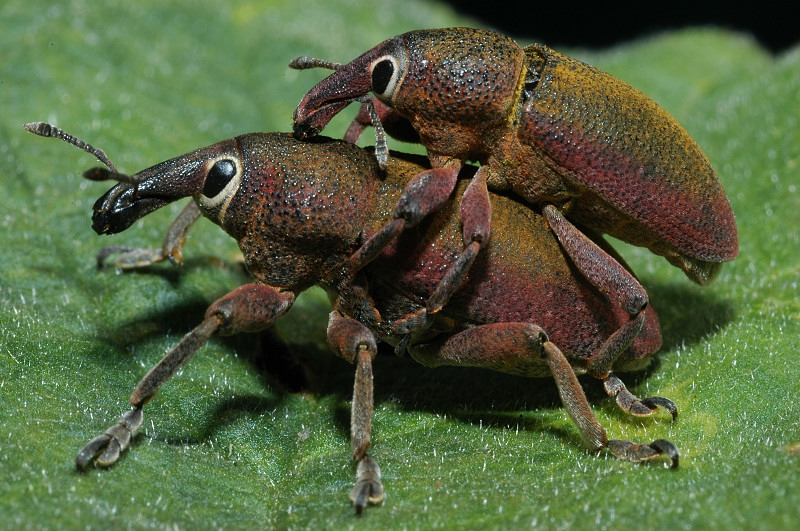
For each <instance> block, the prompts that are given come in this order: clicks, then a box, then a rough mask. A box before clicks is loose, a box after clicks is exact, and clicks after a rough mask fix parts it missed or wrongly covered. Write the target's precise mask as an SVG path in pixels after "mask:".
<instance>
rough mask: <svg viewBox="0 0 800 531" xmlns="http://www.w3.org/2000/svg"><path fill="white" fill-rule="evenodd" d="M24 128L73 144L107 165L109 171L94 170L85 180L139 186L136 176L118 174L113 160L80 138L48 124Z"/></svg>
mask: <svg viewBox="0 0 800 531" xmlns="http://www.w3.org/2000/svg"><path fill="white" fill-rule="evenodd" d="M24 127H25V130H26V131H30V132H31V133H33V134H35V135H39V136H44V137H48V138H58V139H60V140H63V141H64V142H66V143H67V144H72V145H73V146H75V147H78V148H80V149H82V150H84V151H85V152H87V153H91V154H92V155H94V156H95V158H97V160H99V161H100V162H102V163H103V164H105V165H106V167H107V168H108V169H107V170H106V169H105V168H92V169H91V170H88V171H86V172H84V174H83V177H84V178H85V179H89V180H90V181H108V180H112V181H117V182H120V183H125V184H130V185H133V186H134V187H136V186H138V185H139V180H138V179H137V178H135V177H134V176H131V175H126V174H124V173H119V172H117V169H116V168H115V167H114V164H113V163H112V162H111V160H109V158H108V156H107V155H106V152H105V151H103V150H102V149H100V148H96V147H94V146H92V145H91V144H88V143H86V142H84V141H83V140H81V139H80V138H77V137H74V136H72V135H71V134H69V133H67V132H66V131H64V130H63V129H61V128H59V127H56V126H55V125H53V124H49V123H47V122H31V123H27V124H25V126H24Z"/></svg>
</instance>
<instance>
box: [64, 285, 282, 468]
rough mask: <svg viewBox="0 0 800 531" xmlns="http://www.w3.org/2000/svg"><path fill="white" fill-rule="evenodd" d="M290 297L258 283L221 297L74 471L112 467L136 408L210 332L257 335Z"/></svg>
mask: <svg viewBox="0 0 800 531" xmlns="http://www.w3.org/2000/svg"><path fill="white" fill-rule="evenodd" d="M294 298H295V295H294V293H292V292H290V291H279V290H277V289H276V288H273V287H271V286H266V285H264V284H245V285H244V286H240V287H238V288H236V289H235V290H233V291H231V292H230V293H228V294H227V295H225V296H223V297H221V298H220V299H218V300H217V301H216V302H214V303H213V304H212V305H211V306H209V308H208V310H206V314H205V318H204V319H203V322H202V323H200V324H199V325H198V326H197V327H196V328H194V329H193V330H192V331H191V332H189V333H188V334H186V335H185V336H184V338H183V339H182V340H181V342H180V343H178V344H177V345H175V346H174V347H173V348H172V349H171V350H170V351H169V352H168V353H167V355H166V356H164V358H163V359H162V360H161V361H160V362H158V364H156V366H155V367H153V368H152V369H150V371H149V372H148V373H147V374H146V375H145V377H144V378H142V380H141V381H140V382H139V383H138V384H137V385H136V388H135V389H134V390H133V394H132V395H131V399H130V403H131V406H133V409H132V410H131V411H128V412H126V413H125V414H123V415H122V417H120V419H119V421H117V423H116V424H114V425H113V426H111V427H110V428H109V429H107V430H106V431H105V432H104V433H103V434H102V435H100V436H98V437H95V438H94V439H92V440H91V441H90V442H89V443H88V444H86V446H84V447H83V448H82V449H81V451H80V452H78V456H77V457H76V458H75V464H76V465H77V467H78V469H80V470H85V469H86V468H87V467H88V466H89V465H90V464H91V463H93V462H94V463H95V464H96V465H99V466H102V467H108V466H111V465H113V464H114V463H115V462H116V461H117V460H118V459H119V457H120V455H121V454H122V452H124V451H125V450H126V449H127V448H128V446H129V445H130V442H131V439H132V438H133V436H134V435H136V432H137V431H139V428H140V427H141V426H142V421H143V419H142V407H143V406H144V405H145V404H146V403H147V402H148V401H149V400H150V399H151V398H152V397H153V396H154V395H155V394H156V392H157V391H158V389H159V388H160V387H161V386H162V385H163V384H164V383H166V381H167V380H169V379H170V378H171V377H172V375H174V374H175V373H176V372H177V371H178V370H179V369H180V368H181V367H183V365H184V364H185V363H186V362H187V361H189V359H190V358H191V357H192V356H193V355H194V354H195V353H196V352H197V351H198V350H199V349H200V347H202V346H203V345H204V344H205V343H206V341H208V339H209V338H210V337H211V336H213V335H214V334H215V333H216V334H219V335H232V334H237V333H239V332H257V331H259V330H263V329H265V328H267V327H269V326H270V325H272V323H273V322H275V319H277V318H278V317H280V316H281V315H283V314H284V313H286V311H287V310H288V309H289V308H290V307H291V306H292V303H293V302H294Z"/></svg>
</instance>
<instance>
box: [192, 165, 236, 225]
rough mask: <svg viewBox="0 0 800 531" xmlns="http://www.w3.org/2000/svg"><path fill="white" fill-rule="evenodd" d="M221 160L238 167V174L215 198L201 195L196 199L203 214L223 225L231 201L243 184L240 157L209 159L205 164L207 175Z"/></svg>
mask: <svg viewBox="0 0 800 531" xmlns="http://www.w3.org/2000/svg"><path fill="white" fill-rule="evenodd" d="M221 160H227V161H230V162H232V163H233V165H234V166H235V167H236V173H234V175H233V177H231V179H230V180H229V181H228V183H227V184H226V185H225V187H224V188H223V189H222V190H220V192H219V193H218V194H217V195H215V196H214V197H208V196H206V195H203V194H202V193H201V194H200V195H198V196H197V199H196V200H197V204H198V206H199V207H200V210H201V211H202V212H203V214H204V215H205V216H206V217H208V218H209V219H212V220H214V221H216V222H217V223H220V224H222V222H223V220H224V218H225V212H226V211H227V210H228V205H229V204H230V202H231V199H233V196H234V195H236V192H237V190H239V185H240V184H241V182H242V162H241V161H240V160H239V158H238V157H232V156H230V155H220V156H219V157H215V158H213V159H209V160H208V161H207V162H206V164H205V168H206V175H208V173H209V172H211V169H212V168H213V167H214V165H215V164H216V163H217V162H219V161H221Z"/></svg>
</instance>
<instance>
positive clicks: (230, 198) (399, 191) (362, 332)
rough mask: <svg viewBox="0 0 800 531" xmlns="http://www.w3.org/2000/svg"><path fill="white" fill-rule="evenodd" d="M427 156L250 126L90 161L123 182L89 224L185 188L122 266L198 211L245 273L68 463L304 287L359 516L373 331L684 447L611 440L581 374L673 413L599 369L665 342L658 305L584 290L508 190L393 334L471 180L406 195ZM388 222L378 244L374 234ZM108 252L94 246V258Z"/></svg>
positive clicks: (118, 441) (101, 455) (637, 449)
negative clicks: (336, 396)
mask: <svg viewBox="0 0 800 531" xmlns="http://www.w3.org/2000/svg"><path fill="white" fill-rule="evenodd" d="M32 129H37V128H35V127H34V128H32ZM48 136H57V137H59V138H65V139H66V137H65V136H64V135H48ZM73 143H76V142H73ZM76 145H79V146H80V145H81V144H77V143H76ZM426 162H427V161H426V160H425V159H424V158H422V157H413V156H403V155H397V156H395V157H389V158H388V159H387V167H386V170H385V171H381V170H380V169H379V168H378V166H377V163H376V161H375V156H374V152H372V151H370V150H363V149H361V148H358V147H356V146H354V145H353V144H350V143H346V142H341V141H335V140H330V139H324V138H318V139H316V140H314V141H311V142H303V141H299V140H296V139H295V138H293V137H292V136H291V135H287V134H278V133H254V134H248V135H243V136H239V137H236V138H232V139H229V140H225V141H223V142H220V143H218V144H214V145H212V146H209V147H207V148H203V149H200V150H197V151H194V152H192V153H189V154H186V155H182V156H180V157H177V158H174V159H171V160H168V161H166V162H162V163H160V164H157V165H155V166H153V167H151V168H149V169H146V170H143V171H141V172H139V173H137V174H135V175H132V176H126V175H121V174H118V173H116V172H114V171H109V170H105V169H102V168H95V169H94V170H90V171H89V172H87V173H88V174H89V175H90V176H91V178H92V179H95V180H97V179H103V178H110V179H115V180H118V181H120V184H117V185H116V186H114V187H113V188H111V189H110V190H109V191H108V192H107V193H106V194H105V195H103V196H102V197H101V198H100V199H99V200H98V201H97V202H96V203H95V205H94V215H93V223H94V225H93V226H94V229H95V230H96V231H97V232H98V233H116V232H121V231H123V230H125V229H126V228H128V227H130V226H131V225H132V224H133V223H134V222H135V221H136V220H138V219H140V218H142V217H144V216H146V215H147V214H149V213H150V212H152V211H154V210H156V209H157V208H160V207H161V206H163V205H165V204H168V203H170V202H172V201H175V200H178V199H181V198H192V199H193V201H192V202H190V203H189V204H188V206H187V207H186V208H185V209H184V211H183V212H182V213H181V214H180V215H179V217H178V219H177V220H176V222H175V223H173V224H172V226H171V227H170V229H169V230H168V233H167V236H166V238H165V239H164V244H163V245H162V247H161V248H160V249H156V250H141V249H123V251H124V252H123V254H122V257H121V258H120V259H119V261H118V262H117V265H118V266H120V267H123V268H128V267H141V266H144V265H149V264H152V263H155V262H158V261H162V260H165V259H167V258H169V257H175V256H178V257H179V256H180V255H181V248H182V245H183V242H184V239H185V236H186V232H187V231H188V230H189V227H190V225H191V224H192V222H194V221H195V220H196V219H197V218H198V217H199V216H200V215H203V216H205V217H207V218H209V219H210V220H211V221H213V222H214V223H216V224H218V225H219V226H220V227H222V228H223V229H224V230H225V231H226V232H227V233H228V234H230V235H231V236H232V237H233V238H235V239H236V240H237V242H238V244H239V247H240V249H241V251H242V253H243V255H244V259H245V263H246V265H247V267H248V270H249V271H250V273H251V274H252V277H253V280H252V282H251V283H248V284H245V285H243V286H240V287H239V288H237V289H235V290H233V291H231V292H230V293H228V294H227V295H225V296H223V297H221V298H220V299H218V300H217V301H216V302H214V303H213V304H212V305H211V306H210V307H209V308H208V310H207V311H206V313H205V317H204V319H203V321H202V322H201V323H200V324H199V325H198V326H197V327H196V328H194V329H193V330H192V331H191V332H189V333H188V334H187V335H186V336H185V337H184V339H183V340H182V341H181V342H180V343H179V344H178V345H176V346H175V347H174V348H173V349H172V350H170V352H168V353H167V355H166V356H165V357H164V358H163V359H162V360H161V361H160V362H159V363H158V364H157V365H156V366H155V367H153V368H152V369H151V370H150V371H149V372H148V373H147V374H146V375H145V376H144V378H143V379H142V380H141V381H140V382H139V384H138V385H137V386H136V387H135V389H134V392H133V394H132V396H131V399H130V402H131V405H132V406H133V408H132V409H131V410H130V411H128V412H126V413H125V414H123V415H122V417H121V418H120V419H119V420H118V421H117V422H116V423H114V424H113V425H112V426H111V427H110V428H109V429H108V430H106V431H105V432H104V433H103V434H102V435H100V436H98V437H96V438H94V439H92V440H91V441H90V442H89V443H88V444H87V445H86V446H85V447H84V448H83V449H82V450H80V452H79V453H78V456H77V458H76V463H77V466H78V467H79V468H80V469H85V468H86V467H88V466H90V465H91V464H96V465H99V466H104V467H105V466H111V465H113V464H114V463H115V462H116V461H117V460H118V459H119V458H120V456H121V454H122V452H123V451H125V450H126V449H127V448H128V447H129V446H130V443H131V441H132V439H133V437H134V435H135V434H136V432H137V431H138V430H139V429H140V427H141V426H142V422H143V414H142V408H143V406H144V405H145V403H147V401H149V400H150V399H151V398H152V397H153V396H154V394H155V393H156V392H157V390H158V389H159V388H160V386H161V385H163V384H164V383H165V382H166V381H167V380H168V379H169V378H170V377H172V376H173V375H174V374H175V372H177V370H178V369H179V368H180V367H181V366H183V364H184V363H186V362H187V361H188V360H189V358H190V357H191V356H192V355H193V354H194V353H195V352H197V350H198V349H200V348H201V347H202V345H203V344H204V343H205V342H206V341H207V340H208V339H209V338H210V337H212V336H213V335H214V334H219V335H228V334H235V333H238V332H245V331H248V332H251V331H257V330H262V329H264V328H267V327H269V326H270V325H272V323H274V322H275V320H276V319H278V318H280V317H281V316H282V315H283V314H284V313H286V311H287V310H288V309H289V308H290V307H291V306H292V304H293V302H294V301H295V298H296V296H297V295H298V294H299V293H300V292H302V291H303V290H305V289H307V288H309V287H310V286H313V285H320V286H323V287H324V288H326V289H327V290H328V291H329V292H330V293H334V294H335V302H334V305H333V310H332V311H331V313H330V320H329V323H328V342H329V344H330V346H331V347H332V349H333V350H334V351H335V352H336V353H337V354H339V355H340V356H342V357H343V358H345V359H346V360H348V361H349V362H351V363H354V364H355V365H356V376H355V384H354V392H353V402H352V417H351V445H352V452H353V457H354V459H355V461H356V462H357V467H356V485H355V487H354V488H353V490H352V492H351V498H352V500H353V503H354V505H355V508H356V510H357V511H358V512H359V513H360V512H361V511H363V510H364V508H365V507H366V506H367V505H369V504H370V503H379V502H380V501H381V500H382V499H383V496H384V494H383V492H384V491H383V484H382V481H381V474H380V469H379V467H378V465H377V463H376V461H375V460H374V459H373V458H372V457H371V456H369V455H368V454H367V448H368V447H369V445H370V441H371V433H372V411H373V381H372V364H373V360H374V358H375V357H376V355H377V342H378V341H385V342H388V343H389V344H392V345H398V344H401V343H404V344H405V347H406V351H407V352H408V353H409V354H410V355H411V356H412V357H413V358H414V359H416V360H417V361H419V362H420V363H422V364H423V365H427V366H432V367H433V366H439V365H465V366H475V367H483V368H487V369H492V370H497V371H503V372H509V373H513V374H519V375H524V376H530V377H552V378H554V379H555V381H556V384H557V387H558V390H559V393H560V396H561V399H562V402H563V404H564V407H565V408H566V410H567V412H568V413H569V415H570V417H571V418H572V419H573V420H574V422H575V424H576V426H577V427H578V430H579V432H580V434H581V436H582V437H583V439H584V441H585V442H586V444H587V445H588V447H589V448H590V449H592V450H595V451H599V450H603V449H607V450H608V451H609V452H610V453H611V454H613V455H614V456H616V457H618V458H620V459H624V460H628V461H634V462H637V461H646V460H649V459H652V458H654V457H657V456H662V455H663V456H666V457H667V458H668V459H669V460H670V461H671V463H672V466H673V467H676V466H677V465H678V459H679V453H678V450H677V448H676V447H675V445H674V444H672V443H670V442H669V441H666V440H663V439H658V440H656V441H653V442H652V443H649V444H639V443H634V442H631V441H624V440H608V439H607V437H606V433H605V430H604V429H603V427H602V426H601V425H600V424H599V423H598V421H597V419H596V418H595V416H594V414H593V413H592V410H591V408H590V407H589V404H588V402H587V400H586V397H585V395H584V393H583V390H582V389H581V386H580V384H579V382H578V380H577V377H576V374H579V373H584V372H593V371H592V369H591V368H592V367H594V366H602V367H604V368H605V372H604V374H602V376H600V378H601V379H602V380H603V382H604V387H605V389H606V391H607V392H608V393H609V395H611V396H615V397H616V399H617V403H618V404H619V406H620V407H621V408H622V409H623V410H624V411H627V412H630V413H632V414H634V415H650V414H652V413H653V412H654V411H655V410H656V409H657V408H658V407H659V406H660V407H662V408H664V409H665V410H667V411H668V412H669V413H671V414H672V416H673V418H674V417H675V415H676V414H677V408H676V407H675V404H673V403H672V402H671V401H669V400H667V399H665V398H661V397H650V398H644V399H640V398H638V397H636V396H635V395H633V394H632V393H631V392H630V391H628V390H627V389H626V388H625V385H624V384H623V383H622V381H621V380H620V379H619V378H618V377H617V376H616V374H615V373H614V372H611V371H612V370H616V371H624V370H633V369H639V368H641V367H642V366H644V365H646V364H647V362H648V361H649V358H650V356H651V355H652V354H653V353H654V352H655V351H656V350H657V349H658V347H659V346H660V344H661V335H660V330H659V324H658V318H657V317H656V314H655V312H654V311H653V310H652V309H650V308H648V309H647V311H646V312H640V313H639V314H637V316H636V318H631V316H630V312H629V311H627V310H625V309H624V308H622V307H621V306H620V305H619V304H618V303H617V301H616V299H615V297H614V296H613V293H611V294H604V293H603V292H601V291H599V290H597V289H595V287H594V285H593V282H592V280H591V279H589V278H587V277H585V276H583V275H582V274H580V273H579V271H580V270H579V269H578V270H576V269H575V267H574V265H573V264H572V263H571V260H570V259H569V258H568V257H567V256H565V255H564V253H563V251H562V249H561V246H560V244H559V242H558V240H557V239H556V237H555V236H554V234H553V232H552V231H551V230H550V228H549V226H548V223H547V221H546V220H545V218H544V217H543V216H542V215H541V214H539V213H536V212H534V211H533V210H531V209H529V208H526V207H523V206H521V205H520V204H519V203H517V202H515V201H513V200H511V199H509V198H506V197H503V196H500V195H494V194H492V195H490V196H487V200H488V201H489V203H490V207H491V211H492V218H491V222H492V224H493V226H494V227H495V230H494V235H493V237H492V240H491V242H488V243H487V244H486V245H485V249H484V251H483V252H482V253H480V255H479V256H478V257H476V259H475V262H474V264H473V267H472V270H471V273H470V276H469V278H468V280H467V281H466V282H465V283H463V285H461V286H460V288H459V289H457V290H456V291H454V293H453V295H452V297H451V299H450V302H449V303H448V304H446V305H444V306H443V308H442V309H441V311H440V312H438V313H436V314H435V315H432V316H430V317H431V323H430V326H429V327H428V328H427V329H425V330H422V331H415V332H412V333H411V334H410V335H409V334H407V331H405V330H398V326H397V325H398V323H402V322H403V321H404V320H405V319H406V318H407V316H408V315H410V314H412V315H413V314H416V313H418V312H419V311H420V309H421V308H423V307H424V304H425V301H426V300H428V299H430V298H431V296H432V294H433V293H434V291H435V290H436V289H437V288H436V287H437V286H438V285H439V284H440V283H441V281H442V278H443V276H444V275H445V274H446V273H445V272H446V270H447V269H448V268H449V267H451V266H452V265H453V264H454V263H455V262H456V261H457V260H458V256H459V253H460V251H461V249H462V243H461V242H462V229H461V223H460V220H459V212H460V211H463V202H464V199H462V197H463V196H464V192H465V189H466V188H467V187H469V186H471V184H470V183H471V182H474V172H475V168H473V167H471V166H465V167H463V168H462V169H461V172H460V175H459V178H458V179H457V182H456V184H455V190H456V193H455V194H452V195H453V197H450V196H444V197H443V198H442V199H441V201H435V202H433V203H430V202H428V203H426V202H425V198H421V199H420V198H418V197H416V195H415V194H416V193H417V192H418V190H417V189H416V188H414V186H413V185H414V183H416V182H418V181H417V178H416V176H417V175H418V174H419V173H420V172H421V171H423V170H424V169H425V166H423V165H422V164H424V163H426ZM408 204H413V205H414V206H413V207H412V208H409V207H408V206H407V205H408ZM393 209H394V210H393ZM400 211H403V212H404V211H411V212H414V213H416V215H417V217H418V218H419V219H418V220H416V222H415V223H411V222H409V221H408V220H407V219H406V218H403V217H400V216H398V215H397V212H400ZM387 227H389V229H387ZM386 235H389V236H388V240H386V241H384V240H381V238H386V237H387V236H386ZM376 238H377V240H376ZM376 241H377V244H376V243H375V242H376ZM583 245H584V246H585V247H586V248H587V249H593V250H594V251H593V252H594V253H595V254H598V255H600V254H605V253H606V252H608V253H611V256H612V257H613V258H615V259H616V258H618V257H617V256H616V255H615V254H613V251H611V250H609V249H610V248H608V247H607V245H606V244H605V242H604V241H603V240H602V238H600V237H596V238H595V239H589V238H587V241H585V242H584V243H583ZM603 248H605V249H606V250H605V251H604V250H602V249H603ZM375 249H378V250H377V251H376V250H375ZM119 250H120V248H117V247H115V248H112V249H111V250H110V251H108V250H104V251H101V257H102V258H105V257H106V256H107V255H109V254H111V253H113V252H116V251H119ZM365 257H370V258H369V259H366V258H365ZM618 264H619V262H618V261H616V260H614V261H613V262H612V267H611V268H610V269H609V270H608V271H607V272H606V274H607V275H608V276H609V277H613V278H615V279H616V280H615V282H616V283H617V284H619V285H625V286H627V287H628V289H629V290H630V291H632V292H637V293H638V297H639V298H645V297H646V295H645V294H644V290H643V289H642V288H641V286H639V284H638V282H636V280H635V278H634V277H633V275H632V274H631V273H630V272H629V271H628V270H627V269H626V268H624V267H622V266H620V265H618ZM400 328H402V327H400Z"/></svg>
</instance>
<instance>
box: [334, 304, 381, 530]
mask: <svg viewBox="0 0 800 531" xmlns="http://www.w3.org/2000/svg"><path fill="white" fill-rule="evenodd" d="M328 343H329V344H330V346H331V348H333V349H334V351H336V352H337V353H338V354H339V355H340V356H342V357H343V358H344V359H346V360H347V361H349V362H350V363H355V365H356V377H355V383H354V384H353V406H352V410H351V416H350V445H351V448H352V451H353V459H354V460H355V461H356V462H357V463H358V464H357V467H356V485H355V487H353V490H352V491H350V499H351V500H352V501H353V506H354V507H355V509H356V513H358V514H361V513H362V512H363V510H364V509H365V508H366V507H367V505H368V504H370V503H372V504H377V503H380V502H381V501H383V498H384V490H383V483H382V482H381V470H380V468H379V467H378V463H377V462H375V460H374V459H373V458H372V457H370V456H369V455H367V447H368V446H369V443H370V440H371V439H372V412H373V387H372V360H373V359H374V358H375V356H377V354H378V346H377V344H376V343H375V336H374V335H373V334H372V332H370V330H369V329H368V328H367V327H366V326H364V325H363V324H361V323H360V322H358V321H356V320H355V319H351V318H349V317H345V316H344V315H342V314H341V313H339V311H338V310H333V311H332V312H331V314H330V318H329V321H328Z"/></svg>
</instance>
